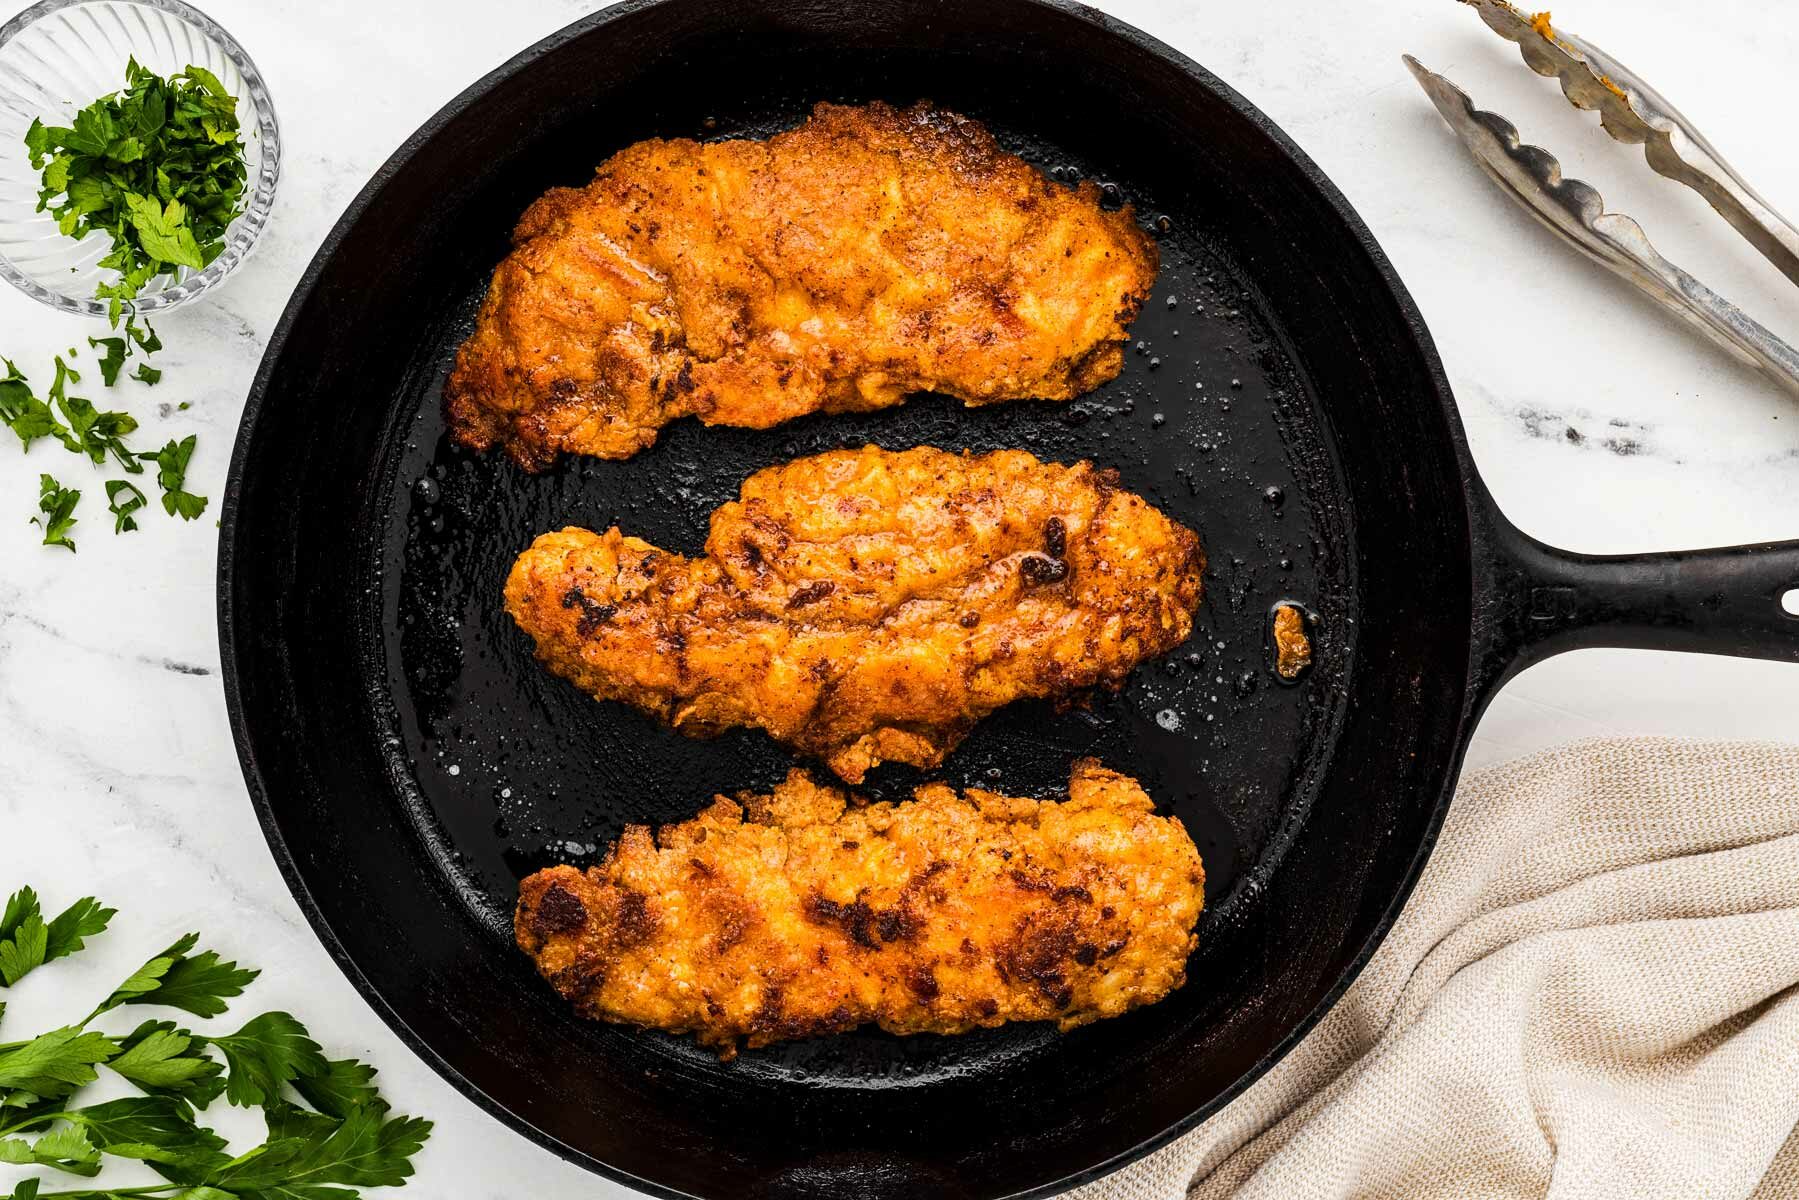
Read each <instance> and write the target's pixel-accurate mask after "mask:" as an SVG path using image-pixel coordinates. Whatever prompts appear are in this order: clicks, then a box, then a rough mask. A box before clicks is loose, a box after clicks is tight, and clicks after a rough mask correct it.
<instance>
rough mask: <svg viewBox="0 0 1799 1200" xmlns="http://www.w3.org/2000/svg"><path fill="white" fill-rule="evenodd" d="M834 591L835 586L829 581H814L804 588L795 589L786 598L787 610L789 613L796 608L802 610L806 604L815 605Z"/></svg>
mask: <svg viewBox="0 0 1799 1200" xmlns="http://www.w3.org/2000/svg"><path fill="white" fill-rule="evenodd" d="M836 590H837V585H836V584H835V583H832V582H831V581H830V580H829V579H818V580H814V581H813V582H811V583H808V584H807V585H806V586H805V587H802V588H798V589H796V590H795V591H794V593H793V595H791V596H789V597H787V609H788V611H789V612H791V611H792V610H794V609H796V608H804V607H805V606H806V605H808V604H817V603H818V602H819V601H820V600H823V599H824V598H825V597H826V596H829V595H830V594H831V593H832V592H834V591H836Z"/></svg>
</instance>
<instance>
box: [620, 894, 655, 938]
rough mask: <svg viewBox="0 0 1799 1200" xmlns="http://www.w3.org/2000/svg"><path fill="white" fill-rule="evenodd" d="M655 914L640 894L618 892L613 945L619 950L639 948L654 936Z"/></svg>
mask: <svg viewBox="0 0 1799 1200" xmlns="http://www.w3.org/2000/svg"><path fill="white" fill-rule="evenodd" d="M659 924H660V922H658V921H657V920H656V914H655V913H653V912H651V911H650V902H649V900H648V899H646V898H645V897H644V894H643V893H642V892H633V891H631V890H629V889H624V890H621V891H620V892H619V897H618V917H617V925H616V927H615V928H614V931H613V943H614V944H615V945H617V946H619V947H621V948H629V947H632V946H641V945H643V944H644V943H645V942H648V941H649V940H650V939H651V938H653V937H655V936H656V929H657V926H658V925H659Z"/></svg>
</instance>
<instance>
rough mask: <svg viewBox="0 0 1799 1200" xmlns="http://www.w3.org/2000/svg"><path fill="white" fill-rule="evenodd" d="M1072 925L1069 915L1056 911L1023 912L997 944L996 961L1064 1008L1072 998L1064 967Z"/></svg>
mask: <svg viewBox="0 0 1799 1200" xmlns="http://www.w3.org/2000/svg"><path fill="white" fill-rule="evenodd" d="M1075 929H1076V926H1075V922H1074V921H1073V919H1072V918H1071V917H1069V916H1068V915H1065V914H1062V913H1060V912H1055V911H1052V912H1047V913H1045V912H1036V913H1027V914H1025V915H1024V916H1023V917H1021V918H1019V921H1018V924H1017V925H1016V926H1015V927H1014V928H1013V931H1012V936H1011V937H1010V938H1009V939H1008V940H1007V941H1006V943H1005V944H1004V945H1003V946H1001V947H1000V949H999V953H998V955H997V958H996V964H999V963H1003V964H1004V969H1005V974H1006V975H1009V976H1016V977H1017V978H1019V979H1021V980H1023V981H1025V982H1027V983H1029V984H1031V985H1032V986H1033V987H1035V988H1036V989H1037V991H1038V993H1039V994H1041V995H1042V996H1043V997H1044V998H1045V999H1047V1000H1049V1001H1050V1003H1052V1004H1054V1005H1055V1006H1056V1007H1057V1008H1066V1007H1068V1005H1069V1003H1070V1002H1071V1001H1072V1000H1073V999H1074V993H1073V991H1072V990H1071V989H1070V988H1069V986H1068V976H1067V973H1066V970H1065V968H1066V966H1067V964H1068V963H1069V962H1070V961H1073V960H1074V956H1075V951H1076V949H1077V942H1076V940H1075Z"/></svg>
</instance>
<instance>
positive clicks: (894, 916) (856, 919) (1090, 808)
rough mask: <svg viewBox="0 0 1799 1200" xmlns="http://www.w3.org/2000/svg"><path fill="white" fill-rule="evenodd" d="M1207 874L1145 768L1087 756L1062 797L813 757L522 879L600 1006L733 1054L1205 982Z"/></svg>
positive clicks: (1089, 1008)
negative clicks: (878, 792) (683, 818)
mask: <svg viewBox="0 0 1799 1200" xmlns="http://www.w3.org/2000/svg"><path fill="white" fill-rule="evenodd" d="M1204 894H1205V871H1204V869H1203V867H1202V866H1201V864H1200V860H1199V851H1198V850H1196V849H1195V848H1194V845H1193V840H1192V839H1191V838H1190V837H1188V836H1187V831H1186V830H1185V829H1183V828H1182V827H1181V823H1180V821H1178V820H1177V819H1175V818H1173V817H1158V816H1156V815H1155V814H1154V812H1153V811H1152V809H1151V804H1150V799H1149V797H1148V796H1147V795H1145V794H1144V791H1143V789H1142V788H1141V787H1139V786H1138V785H1137V783H1136V781H1135V780H1133V779H1130V778H1128V777H1127V776H1124V775H1120V774H1118V773H1116V772H1114V771H1108V770H1106V769H1105V768H1104V767H1102V766H1100V765H1099V764H1098V763H1096V762H1093V761H1092V760H1084V761H1082V762H1078V763H1076V764H1075V767H1074V774H1073V777H1072V778H1071V779H1070V780H1069V798H1068V800H1066V801H1065V802H1063V803H1060V804H1057V803H1053V802H1049V801H1036V800H1020V799H1015V798H1013V797H1010V796H1002V795H999V794H997V793H994V792H984V791H969V792H967V793H965V794H964V795H962V796H960V797H958V796H957V795H956V793H955V792H954V790H952V789H951V788H949V787H946V786H944V785H942V784H929V785H926V786H925V787H921V788H919V789H918V793H917V797H916V799H914V800H913V801H911V802H910V803H904V804H871V805H868V806H867V807H847V808H846V801H845V796H844V794H843V793H842V792H840V791H838V790H837V789H835V788H831V787H821V786H819V785H818V784H816V783H814V782H813V781H812V779H811V778H810V777H809V776H807V774H806V773H805V772H804V771H800V770H795V771H794V772H793V773H792V774H790V775H789V776H788V777H787V781H786V782H785V783H783V784H781V786H779V787H777V788H776V789H775V791H774V793H773V794H772V795H768V796H752V795H744V796H740V797H738V799H737V800H736V801H735V802H733V801H731V800H727V799H725V798H724V797H722V796H721V797H719V798H718V800H717V801H716V802H714V803H713V805H712V807H710V808H708V809H706V810H705V811H704V812H702V813H700V815H699V816H697V817H695V818H694V819H693V820H691V821H687V822H684V823H682V824H680V825H669V826H665V827H664V828H663V829H662V830H661V831H660V832H659V833H658V834H657V836H656V837H655V838H654V839H652V838H651V836H650V831H649V829H648V827H646V826H642V825H633V826H630V827H629V828H627V829H626V830H625V833H624V836H623V837H622V838H620V839H619V841H618V842H617V844H616V845H614V846H613V847H612V848H611V849H610V850H609V851H608V852H607V854H606V858H605V860H604V861H603V862H601V863H600V865H599V866H597V867H592V868H589V869H588V870H586V871H580V870H578V869H576V868H574V867H569V866H559V867H550V868H549V869H547V870H543V871H539V872H537V873H536V874H535V875H532V876H531V877H530V878H528V879H526V880H525V881H524V882H523V883H522V884H521V885H520V888H519V902H518V910H517V912H516V914H515V918H514V928H515V931H516V934H517V937H518V944H519V948H520V949H522V950H523V951H524V952H525V953H526V954H529V955H530V956H531V957H532V959H534V960H535V961H536V963H537V968H538V970H539V971H541V972H542V973H543V976H544V978H545V979H547V980H549V981H550V983H551V984H553V985H554V986H555V988H556V990H557V991H559V992H561V993H562V994H563V995H564V996H566V997H567V998H568V999H570V1000H572V1001H574V1003H575V1006H576V1008H577V1009H578V1010H579V1011H580V1012H581V1014H582V1015H583V1016H587V1017H592V1018H595V1019H597V1020H602V1021H615V1022H619V1023H621V1024H630V1025H642V1026H647V1027H649V1028H653V1029H665V1030H668V1031H670V1032H673V1033H693V1034H697V1035H698V1037H699V1040H700V1042H701V1043H703V1044H705V1045H709V1046H717V1047H719V1048H721V1050H723V1051H724V1053H725V1055H726V1056H727V1057H729V1056H730V1054H732V1053H734V1052H735V1048H736V1044H737V1040H738V1039H740V1038H742V1039H747V1041H748V1043H749V1045H750V1046H752V1047H756V1046H763V1045H766V1044H768V1043H769V1042H773V1041H779V1040H781V1039H784V1038H799V1037H813V1036H816V1035H819V1034H826V1033H837V1032H841V1031H843V1030H846V1029H853V1028H855V1027H856V1026H858V1025H864V1024H868V1023H871V1022H872V1023H874V1024H877V1025H879V1026H880V1027H881V1028H882V1029H886V1030H889V1031H890V1032H893V1033H966V1032H967V1031H968V1030H971V1029H975V1028H981V1027H990V1026H995V1025H1000V1024H1003V1023H1004V1022H1007V1021H1055V1022H1056V1023H1057V1024H1058V1025H1059V1026H1060V1027H1061V1028H1062V1029H1064V1030H1068V1029H1072V1028H1074V1027H1075V1026H1077V1025H1085V1024H1087V1023H1088V1022H1090V1021H1096V1020H1098V1019H1100V1018H1101V1017H1114V1016H1117V1015H1118V1014H1120V1013H1123V1012H1126V1011H1128V1010H1129V1009H1132V1008H1136V1007H1138V1006H1139V1005H1144V1004H1154V1003H1155V1002H1156V1001H1158V1000H1160V999H1162V997H1164V996H1166V995H1167V994H1168V993H1169V992H1171V991H1173V990H1174V989H1175V988H1178V987H1180V986H1181V984H1182V983H1184V982H1185V981H1186V973H1185V972H1186V961H1187V956H1188V955H1189V954H1190V953H1192V951H1193V947H1194V945H1195V944H1196V941H1197V939H1196V937H1195V935H1194V933H1193V927H1194V924H1195V922H1196V921H1197V920H1198V919H1199V913H1200V909H1201V907H1202V906H1203V904H1204Z"/></svg>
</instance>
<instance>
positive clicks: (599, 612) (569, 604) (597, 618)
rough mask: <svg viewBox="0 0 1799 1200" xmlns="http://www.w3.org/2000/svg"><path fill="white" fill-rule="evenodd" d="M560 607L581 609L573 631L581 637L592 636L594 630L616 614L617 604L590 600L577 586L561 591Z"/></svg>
mask: <svg viewBox="0 0 1799 1200" xmlns="http://www.w3.org/2000/svg"><path fill="white" fill-rule="evenodd" d="M562 607H564V608H579V609H580V610H581V616H580V617H579V618H578V619H577V620H576V621H575V632H576V633H578V634H580V635H581V636H582V637H592V636H593V634H594V631H595V630H597V629H599V627H600V626H602V625H604V624H605V623H606V622H608V621H610V620H611V619H612V618H613V617H615V616H617V615H618V606H617V605H614V604H601V603H599V602H598V601H596V600H592V599H590V598H589V597H588V595H587V593H586V592H584V591H582V590H581V589H580V588H578V587H572V588H570V589H568V591H566V592H564V593H562Z"/></svg>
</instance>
